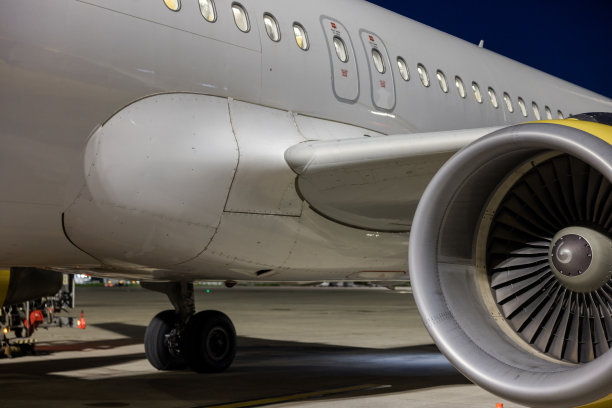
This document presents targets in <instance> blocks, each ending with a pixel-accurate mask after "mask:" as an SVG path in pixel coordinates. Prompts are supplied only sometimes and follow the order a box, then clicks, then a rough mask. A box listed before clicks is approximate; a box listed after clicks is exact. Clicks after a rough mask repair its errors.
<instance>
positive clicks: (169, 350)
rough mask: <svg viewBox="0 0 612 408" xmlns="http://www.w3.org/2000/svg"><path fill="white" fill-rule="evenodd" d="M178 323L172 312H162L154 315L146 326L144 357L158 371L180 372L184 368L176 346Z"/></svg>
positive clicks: (182, 359)
mask: <svg viewBox="0 0 612 408" xmlns="http://www.w3.org/2000/svg"><path fill="white" fill-rule="evenodd" d="M178 323H179V319H178V315H177V314H176V313H175V312H174V310H164V311H163V312H160V313H158V314H157V315H155V317H154V318H153V320H151V323H149V325H148V326H147V330H146V331H145V337H144V346H145V355H146V356H147V360H149V363H151V365H152V366H153V367H155V368H157V369H158V370H180V369H183V368H185V366H186V364H185V359H184V358H183V356H182V355H181V353H180V350H179V348H178V347H177V344H176V339H177V327H178Z"/></svg>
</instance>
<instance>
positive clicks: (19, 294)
mask: <svg viewBox="0 0 612 408" xmlns="http://www.w3.org/2000/svg"><path fill="white" fill-rule="evenodd" d="M62 283H63V275H62V274H61V273H59V272H55V271H49V270H45V269H38V268H11V269H6V270H0V307H2V306H9V305H14V304H17V303H21V302H25V301H27V300H32V299H38V298H40V297H44V296H52V295H55V294H56V293H57V292H58V291H59V290H60V288H61V287H62Z"/></svg>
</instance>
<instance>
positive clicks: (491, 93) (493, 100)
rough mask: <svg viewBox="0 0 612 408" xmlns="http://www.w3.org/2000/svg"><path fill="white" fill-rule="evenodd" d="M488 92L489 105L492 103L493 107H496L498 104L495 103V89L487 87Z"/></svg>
mask: <svg viewBox="0 0 612 408" xmlns="http://www.w3.org/2000/svg"><path fill="white" fill-rule="evenodd" d="M488 92H489V98H490V99H491V105H493V107H494V108H495V109H497V107H498V106H499V104H498V103H497V95H495V91H494V90H493V88H491V87H489V89H488Z"/></svg>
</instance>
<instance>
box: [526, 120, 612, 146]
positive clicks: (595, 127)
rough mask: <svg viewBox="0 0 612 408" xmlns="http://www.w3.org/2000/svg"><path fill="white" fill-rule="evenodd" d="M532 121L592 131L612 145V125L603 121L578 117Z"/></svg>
mask: <svg viewBox="0 0 612 408" xmlns="http://www.w3.org/2000/svg"><path fill="white" fill-rule="evenodd" d="M531 123H552V124H554V125H562V126H568V127H573V128H574V129H578V130H582V131H583V132H587V133H590V134H592V135H593V136H596V137H598V138H600V139H601V140H603V141H604V142H606V143H608V144H609V145H612V126H608V125H604V124H602V123H595V122H586V121H584V120H578V119H558V120H539V121H537V122H531Z"/></svg>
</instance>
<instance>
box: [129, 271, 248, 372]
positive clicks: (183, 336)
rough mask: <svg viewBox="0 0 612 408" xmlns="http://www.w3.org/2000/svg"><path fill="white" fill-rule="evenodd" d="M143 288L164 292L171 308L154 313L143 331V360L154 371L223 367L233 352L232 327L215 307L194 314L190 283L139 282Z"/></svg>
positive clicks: (228, 363)
mask: <svg viewBox="0 0 612 408" xmlns="http://www.w3.org/2000/svg"><path fill="white" fill-rule="evenodd" d="M141 285H142V287H144V288H145V289H150V290H154V291H156V292H162V293H165V294H166V295H167V296H168V298H169V299H170V302H171V303H172V305H173V306H174V309H175V310H165V311H163V312H160V313H158V314H157V315H156V316H155V317H154V318H153V320H151V323H149V326H148V327H147V330H146V332H145V354H146V356H147V360H149V362H150V363H151V365H153V367H155V368H157V369H158V370H175V369H181V368H184V367H185V366H186V365H187V366H189V368H191V369H192V370H194V371H197V372H200V373H204V372H219V371H224V370H226V369H227V368H228V367H229V366H230V365H231V364H232V361H234V356H235V355H236V330H235V329H234V325H233V324H232V321H231V320H230V319H229V317H227V316H226V315H225V314H223V313H221V312H218V311H216V310H206V311H203V312H199V313H195V306H194V296H193V284H192V283H185V282H142V283H141Z"/></svg>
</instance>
